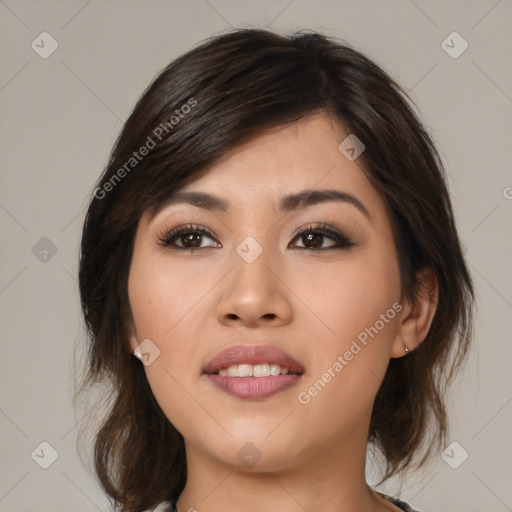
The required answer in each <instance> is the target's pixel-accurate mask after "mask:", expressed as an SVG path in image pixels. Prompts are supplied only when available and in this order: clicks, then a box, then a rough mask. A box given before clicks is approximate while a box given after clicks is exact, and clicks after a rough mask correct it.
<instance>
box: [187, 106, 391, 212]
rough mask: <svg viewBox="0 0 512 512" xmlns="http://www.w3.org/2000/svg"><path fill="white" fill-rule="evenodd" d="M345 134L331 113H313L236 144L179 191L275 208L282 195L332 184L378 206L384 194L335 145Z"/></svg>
mask: <svg viewBox="0 0 512 512" xmlns="http://www.w3.org/2000/svg"><path fill="white" fill-rule="evenodd" d="M348 135H349V134H348V133H347V131H346V130H345V129H344V128H343V127H342V126H341V125H340V123H339V122H337V121H336V120H334V119H333V118H332V117H331V116H328V115H326V114H315V115H313V116H310V117H308V118H306V119H304V120H301V121H298V122H296V123H294V124H291V125H287V126H285V127H284V128H283V127H279V128H275V129H272V130H269V131H268V132H266V133H264V134H262V135H260V136H258V137H256V138H254V139H252V140H251V141H250V142H248V143H247V144H244V145H243V146H241V147H239V148H236V149H235V150H233V151H231V152H230V153H229V154H227V155H226V156H225V157H224V158H223V159H222V160H221V161H220V162H218V163H216V164H215V165H213V166H212V167H210V168H209V169H207V170H206V171H205V172H203V173H202V174H201V175H200V176H199V177H196V178H195V179H194V180H192V181H191V182H189V183H188V184H187V185H185V186H184V187H182V188H181V189H180V191H179V192H205V193H208V194H212V195H216V196H222V197H225V198H226V199H227V202H228V203H229V209H231V208H237V207H244V208H247V207H250V206H254V207H257V206H261V201H262V200H265V202H266V203H270V204H272V205H273V207H274V209H276V210H279V209H280V208H279V207H280V205H282V198H283V196H286V195H292V194H294V193H299V192H304V191H306V190H309V191H314V190H321V189H322V190H326V189H331V190H338V191H340V192H343V193H347V194H350V195H353V196H356V197H358V198H359V199H360V201H361V202H364V203H366V208H367V209H368V210H369V211H371V210H375V209H377V210H379V209H380V208H382V207H384V202H383V198H382V197H381V196H380V194H379V193H378V192H377V190H376V189H375V188H374V187H373V185H372V184H371V183H370V181H369V180H368V178H367V176H366V175H365V173H364V172H363V167H362V164H361V163H360V160H359V161H358V159H356V160H354V161H351V160H349V159H348V158H347V157H346V156H345V154H344V153H343V152H341V151H340V149H339V145H340V143H341V142H342V141H343V140H344V139H345V138H346V137H347V136H348ZM379 207H380V208H379ZM375 213H377V212H375Z"/></svg>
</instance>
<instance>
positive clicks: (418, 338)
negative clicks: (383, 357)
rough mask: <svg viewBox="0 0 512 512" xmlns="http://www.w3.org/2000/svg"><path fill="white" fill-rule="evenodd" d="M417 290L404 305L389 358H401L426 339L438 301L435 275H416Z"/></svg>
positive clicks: (427, 273)
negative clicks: (411, 298)
mask: <svg viewBox="0 0 512 512" xmlns="http://www.w3.org/2000/svg"><path fill="white" fill-rule="evenodd" d="M417 280H418V290H417V293H416V294H415V296H414V299H413V300H412V301H410V302H409V301H408V302H407V303H406V304H404V308H403V310H402V312H401V315H400V318H401V319H400V324H399V326H398V329H397V333H396V337H395V341H394V342H393V346H392V347H391V357H402V356H404V355H406V354H408V353H409V352H412V351H413V350H414V349H416V348H417V347H418V346H419V345H420V343H422V342H423V340H424V339H425V338H426V337H427V334H428V331H429V330H430V326H431V325H432V321H433V319H434V315H435V312H436V310H437V304H438V300H439V289H438V288H439V287H438V282H437V278H436V275H435V273H434V272H433V271H432V270H430V269H428V270H422V271H420V272H419V273H418V274H417Z"/></svg>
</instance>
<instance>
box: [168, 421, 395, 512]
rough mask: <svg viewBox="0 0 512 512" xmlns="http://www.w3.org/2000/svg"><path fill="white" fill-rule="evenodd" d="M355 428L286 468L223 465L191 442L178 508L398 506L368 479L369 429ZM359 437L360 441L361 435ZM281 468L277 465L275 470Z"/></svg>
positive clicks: (294, 511)
mask: <svg viewBox="0 0 512 512" xmlns="http://www.w3.org/2000/svg"><path fill="white" fill-rule="evenodd" d="M360 432H361V430H359V432H358V430H357V429H355V430H354V431H353V434H352V435H351V436H348V437H347V438H346V439H344V440H343V442H338V444H337V445H336V444H335V443H333V440H328V441H326V442H325V443H324V445H323V446H322V445H316V446H315V447H313V448H312V449H311V450H310V452H309V453H305V454H304V453H303V454H301V456H300V460H299V458H297V460H294V461H292V463H290V464H289V465H288V466H287V467H282V465H281V467H279V466H280V465H278V464H275V465H274V466H273V467H272V468H261V470H260V471H257V470H256V466H255V467H254V468H243V469H241V468H240V467H237V466H233V465H227V464H222V463H220V462H219V461H218V460H216V459H213V458H211V457H208V456H205V455H204V452H199V451H197V450H194V448H193V447H192V446H189V445H187V450H186V451H187V484H186V486H185V488H184V490H183V492H182V494H181V495H180V497H179V499H178V502H177V508H178V511H179V512H185V511H187V512H188V511H190V512H193V511H194V510H195V511H201V510H208V511H209V512H226V511H230V512H231V511H233V512H235V511H242V510H243V511H244V512H261V510H279V511H280V512H304V511H305V510H307V511H308V512H320V511H322V512H356V511H361V510H365V511H371V512H382V511H385V510H387V511H389V510H399V509H398V508H397V507H395V506H394V505H391V504H390V503H389V502H387V501H386V500H384V499H383V498H382V497H380V496H378V495H377V493H376V492H375V491H373V490H372V489H371V488H370V487H369V486H368V484H367V483H366V478H365V462H366V432H365V430H364V429H363V430H362V432H363V434H364V435H363V436H361V434H360ZM357 437H358V439H357ZM276 467H277V469H276Z"/></svg>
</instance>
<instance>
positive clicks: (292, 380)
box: [207, 374, 301, 400]
mask: <svg viewBox="0 0 512 512" xmlns="http://www.w3.org/2000/svg"><path fill="white" fill-rule="evenodd" d="M207 376H208V378H209V379H210V382H212V383H213V384H214V385H215V386H216V387H217V388H218V389H220V390H221V391H224V392H225V393H227V394H228V395H231V396H234V397H236V398H244V399H246V400H262V399H263V398H269V397H271V396H273V395H275V394H277V393H280V392H281V391H284V390H286V389H289V388H291V387H292V386H295V384H297V383H298V382H299V380H300V378H301V375H275V376H271V377H225V376H221V375H218V374H208V375H207Z"/></svg>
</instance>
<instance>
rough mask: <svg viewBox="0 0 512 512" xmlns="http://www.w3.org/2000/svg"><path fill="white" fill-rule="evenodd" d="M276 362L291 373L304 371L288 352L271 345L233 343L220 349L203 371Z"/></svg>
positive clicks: (216, 370) (212, 371) (211, 371)
mask: <svg viewBox="0 0 512 512" xmlns="http://www.w3.org/2000/svg"><path fill="white" fill-rule="evenodd" d="M261 363H269V364H278V365H279V366H280V367H281V368H288V370H289V371H290V372H291V373H304V371H305V370H304V367H303V366H302V365H301V364H300V363H299V362H298V361H297V360H296V359H294V358H293V357H292V356H291V355H290V354H287V353H286V352H284V351H283V350H281V349H279V348H277V347H273V346H271V345H235V346H232V347H228V348H226V349H224V350H221V351H220V352H219V353H218V354H217V355H215V356H214V357H213V359H212V360H211V361H210V362H209V363H207V365H206V366H205V367H204V369H203V371H204V373H217V372H218V371H219V370H221V369H223V368H228V367H229V366H231V365H234V364H261Z"/></svg>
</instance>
